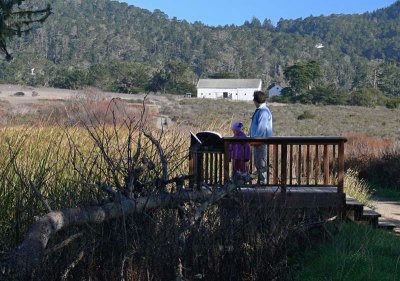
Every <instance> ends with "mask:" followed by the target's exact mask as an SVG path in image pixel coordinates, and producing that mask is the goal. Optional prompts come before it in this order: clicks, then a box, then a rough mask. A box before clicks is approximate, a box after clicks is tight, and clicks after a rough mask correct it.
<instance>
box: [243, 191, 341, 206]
mask: <svg viewBox="0 0 400 281" xmlns="http://www.w3.org/2000/svg"><path fill="white" fill-rule="evenodd" d="M235 196H237V197H238V198H240V199H242V200H245V201H248V202H250V203H253V204H257V205H267V206H268V205H270V206H275V207H276V206H280V207H285V208H289V209H291V208H295V209H297V208H342V207H343V206H344V203H345V198H346V196H345V194H344V193H338V192H337V188H336V187H305V186H304V187H290V188H288V189H287V190H286V192H282V189H281V187H280V186H269V187H255V188H250V187H243V188H239V192H238V194H237V195H235Z"/></svg>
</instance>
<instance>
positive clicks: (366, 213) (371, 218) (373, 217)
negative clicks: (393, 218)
mask: <svg viewBox="0 0 400 281" xmlns="http://www.w3.org/2000/svg"><path fill="white" fill-rule="evenodd" d="M380 216H381V214H379V213H377V212H375V211H374V210H372V209H371V208H368V207H366V206H364V210H363V213H362V216H361V220H362V221H367V222H369V223H370V224H372V225H373V226H378V220H379V217H380Z"/></svg>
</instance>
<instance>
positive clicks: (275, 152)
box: [272, 144, 279, 185]
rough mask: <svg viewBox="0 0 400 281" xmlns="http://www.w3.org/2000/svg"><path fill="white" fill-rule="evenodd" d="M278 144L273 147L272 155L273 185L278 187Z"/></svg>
mask: <svg viewBox="0 0 400 281" xmlns="http://www.w3.org/2000/svg"><path fill="white" fill-rule="evenodd" d="M278 149H279V147H278V144H274V146H273V153H274V162H273V163H274V164H273V170H272V171H273V173H274V184H275V185H278V183H279V179H278V174H279V160H278V152H279V151H278Z"/></svg>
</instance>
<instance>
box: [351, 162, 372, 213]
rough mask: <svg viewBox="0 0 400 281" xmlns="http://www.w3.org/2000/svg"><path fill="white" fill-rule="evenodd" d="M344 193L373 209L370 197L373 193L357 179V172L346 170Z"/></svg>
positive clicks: (366, 184) (365, 184)
mask: <svg viewBox="0 0 400 281" xmlns="http://www.w3.org/2000/svg"><path fill="white" fill-rule="evenodd" d="M344 192H345V193H346V195H348V196H350V197H353V198H354V199H356V200H358V201H359V202H361V203H363V204H364V205H366V206H369V207H373V205H372V203H371V201H370V197H371V195H372V193H373V190H371V186H370V185H368V183H367V182H366V181H365V180H363V179H360V178H359V175H358V172H357V171H355V170H352V169H348V170H347V171H346V173H345V176H344Z"/></svg>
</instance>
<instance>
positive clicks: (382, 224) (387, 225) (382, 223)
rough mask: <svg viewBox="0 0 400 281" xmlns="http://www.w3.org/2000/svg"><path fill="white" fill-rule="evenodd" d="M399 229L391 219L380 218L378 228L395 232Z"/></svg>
mask: <svg viewBox="0 0 400 281" xmlns="http://www.w3.org/2000/svg"><path fill="white" fill-rule="evenodd" d="M397 227H399V226H398V225H397V224H395V223H393V222H392V221H391V220H390V219H387V218H383V217H380V218H379V220H378V228H382V229H387V230H391V231H394V229H395V228H397Z"/></svg>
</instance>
